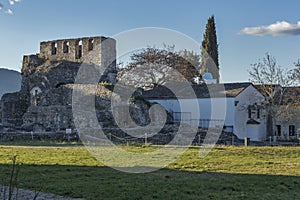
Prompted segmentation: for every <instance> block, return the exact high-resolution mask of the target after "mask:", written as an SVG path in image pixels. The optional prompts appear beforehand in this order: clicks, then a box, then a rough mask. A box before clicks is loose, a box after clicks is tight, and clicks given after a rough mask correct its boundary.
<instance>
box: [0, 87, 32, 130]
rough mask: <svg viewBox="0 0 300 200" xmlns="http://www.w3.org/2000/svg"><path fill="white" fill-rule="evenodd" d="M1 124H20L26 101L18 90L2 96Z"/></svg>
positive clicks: (25, 108)
mask: <svg viewBox="0 0 300 200" xmlns="http://www.w3.org/2000/svg"><path fill="white" fill-rule="evenodd" d="M1 101H2V124H3V125H4V126H21V125H22V123H23V122H22V116H23V114H24V113H25V112H26V110H27V102H26V100H24V99H23V98H22V95H21V94H20V93H19V92H16V93H9V94H5V95H3V96H2V99H1Z"/></svg>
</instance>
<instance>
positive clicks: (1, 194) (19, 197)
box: [0, 186, 83, 200]
mask: <svg viewBox="0 0 300 200" xmlns="http://www.w3.org/2000/svg"><path fill="white" fill-rule="evenodd" d="M35 197H36V198H35ZM0 199H1V200H2V199H8V187H5V186H0ZM12 199H14V200H33V199H36V200H47V199H55V200H83V199H78V198H70V197H62V196H58V195H55V194H51V193H43V192H37V191H32V190H24V189H18V190H16V189H15V190H14V193H13V195H12Z"/></svg>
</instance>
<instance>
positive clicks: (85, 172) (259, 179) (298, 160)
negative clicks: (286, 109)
mask: <svg viewBox="0 0 300 200" xmlns="http://www.w3.org/2000/svg"><path fill="white" fill-rule="evenodd" d="M124 148H125V149H126V150H128V151H145V152H149V151H154V150H155V147H147V148H142V147H126V146H125V147H124ZM13 155H17V162H18V163H22V165H21V166H20V173H19V181H18V184H19V187H20V188H28V189H34V190H39V191H44V192H51V193H55V194H58V195H63V196H70V197H80V198H86V199H120V200H125V199H300V147H225V146H220V147H217V148H215V149H214V150H213V151H212V152H211V153H210V154H209V155H208V156H206V157H205V158H200V157H199V148H198V147H192V148H190V149H189V150H188V151H187V152H186V153H185V154H184V155H183V156H182V157H181V158H179V159H178V160H177V161H175V162H174V163H172V164H171V165H169V166H168V167H167V168H165V169H161V170H159V171H155V172H151V173H146V174H128V173H123V172H119V171H116V170H114V169H111V168H108V167H105V166H103V164H101V163H99V162H98V161H97V160H96V159H95V158H93V157H92V156H91V155H90V154H89V152H88V151H87V150H86V149H85V148H84V147H75V148H74V147H50V148H48V147H18V146H15V147H6V146H0V184H1V181H2V182H3V184H8V180H9V176H10V171H11V162H12V161H11V157H12V156H13Z"/></svg>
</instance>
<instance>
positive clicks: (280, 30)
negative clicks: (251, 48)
mask: <svg viewBox="0 0 300 200" xmlns="http://www.w3.org/2000/svg"><path fill="white" fill-rule="evenodd" d="M239 34H244V35H256V36H264V35H272V36H285V35H300V21H299V22H298V23H297V24H291V23H288V22H286V21H278V22H276V23H274V24H270V25H264V26H257V27H246V28H243V29H242V30H241V31H240V32H239Z"/></svg>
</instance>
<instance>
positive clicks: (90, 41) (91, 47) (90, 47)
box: [89, 39, 94, 51]
mask: <svg viewBox="0 0 300 200" xmlns="http://www.w3.org/2000/svg"><path fill="white" fill-rule="evenodd" d="M93 49H94V39H89V51H92V50H93Z"/></svg>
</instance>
